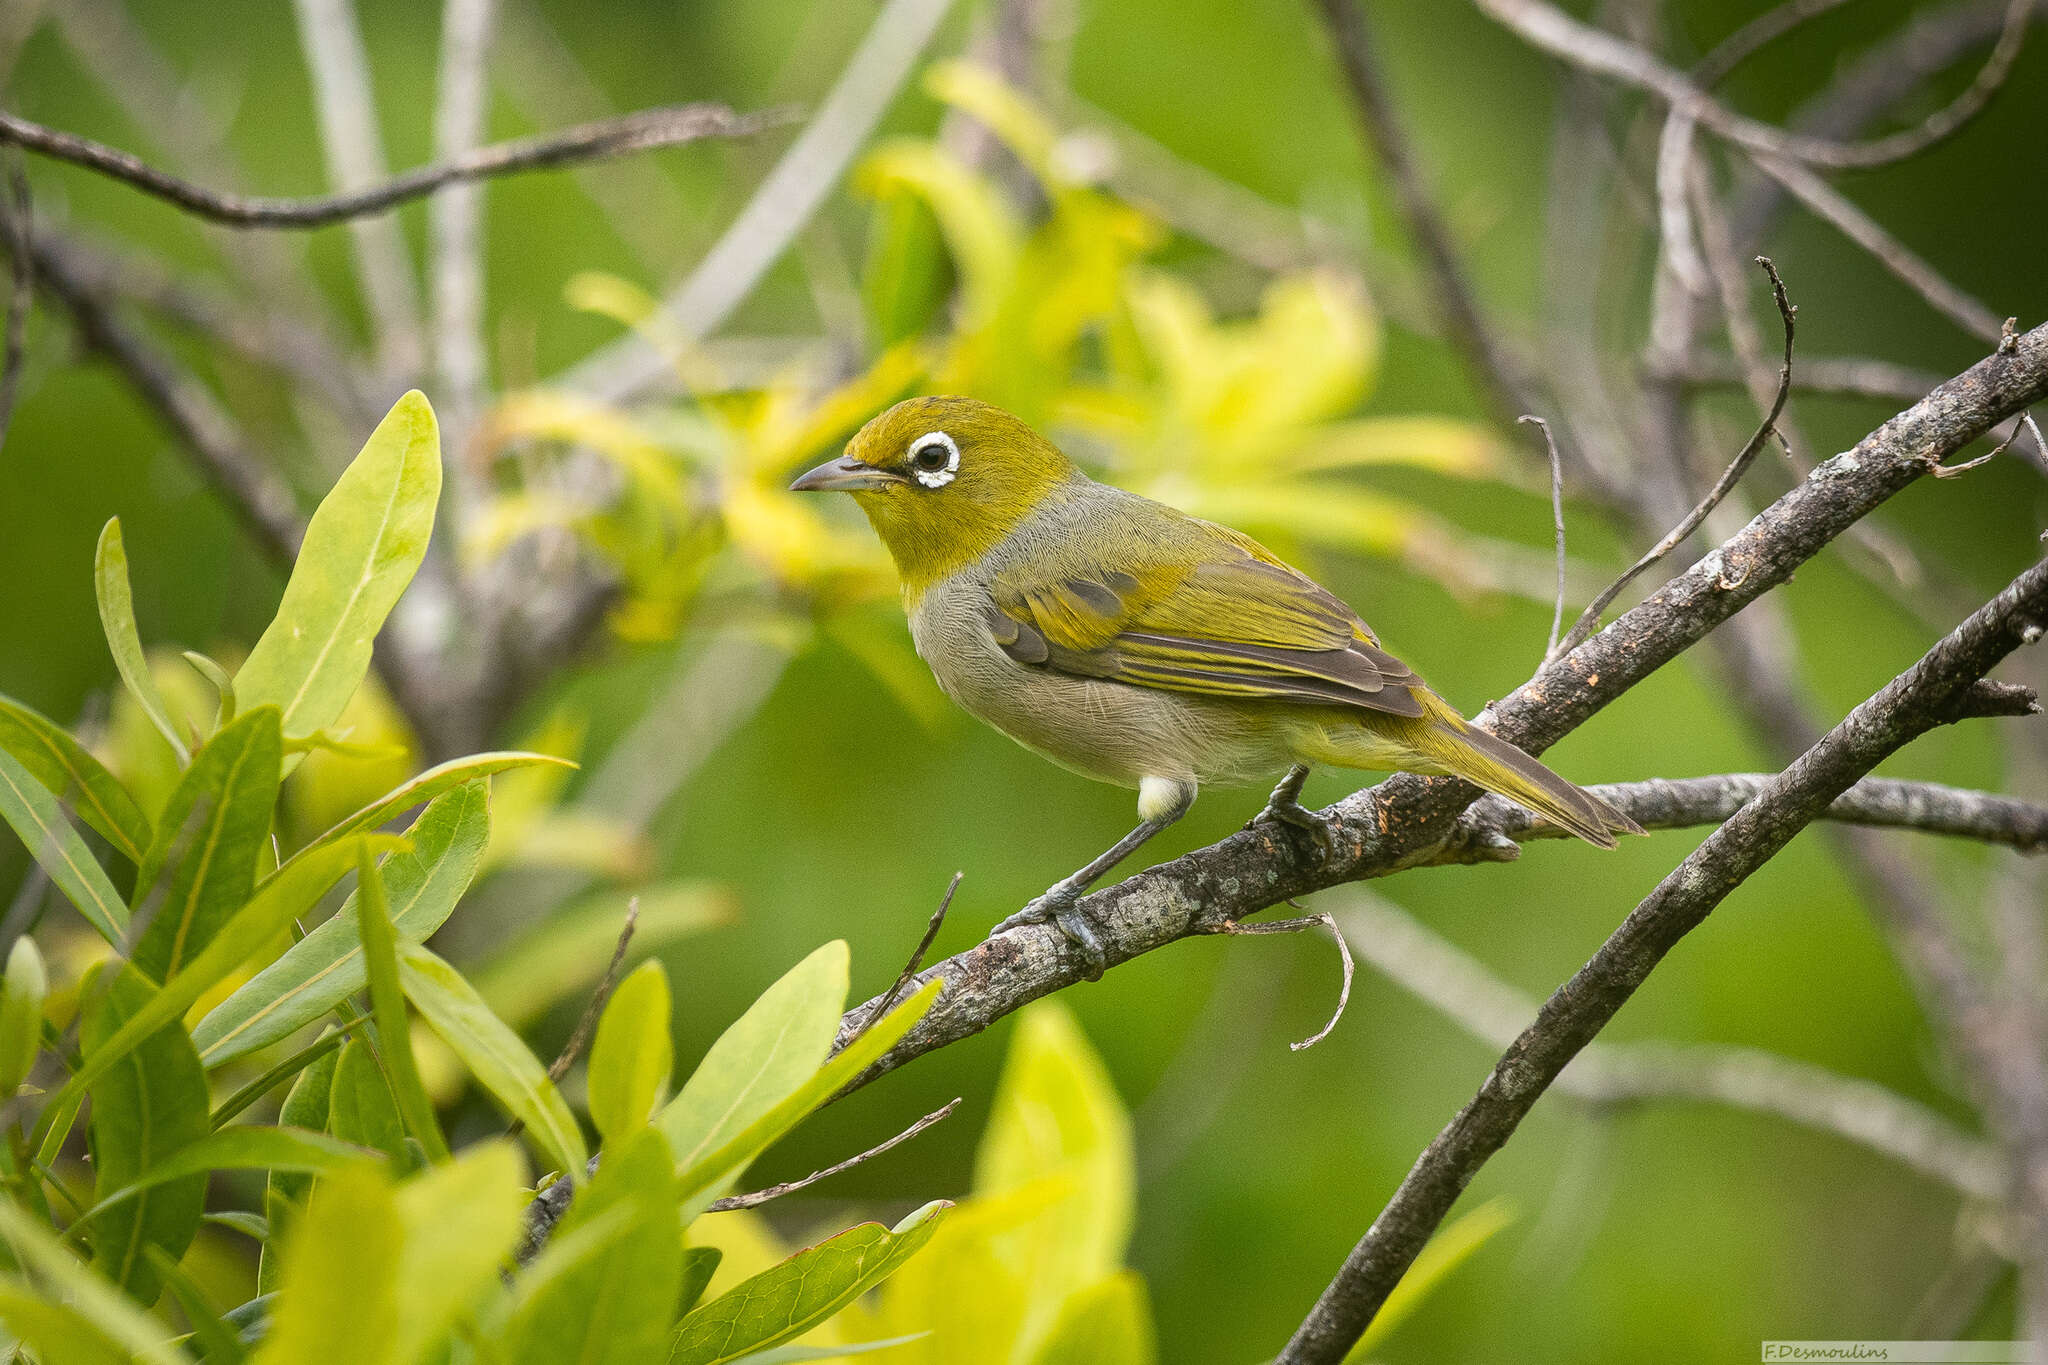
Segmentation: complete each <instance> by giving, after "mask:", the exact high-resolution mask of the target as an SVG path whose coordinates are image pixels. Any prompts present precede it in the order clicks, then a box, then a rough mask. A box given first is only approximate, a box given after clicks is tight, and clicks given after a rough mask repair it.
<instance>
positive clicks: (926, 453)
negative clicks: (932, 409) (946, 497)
mask: <svg viewBox="0 0 2048 1365" xmlns="http://www.w3.org/2000/svg"><path fill="white" fill-rule="evenodd" d="M910 472H911V474H912V476H913V477H915V478H916V479H917V481H918V482H919V483H921V484H923V485H924V486H925V487H926V488H944V487H945V486H946V485H947V484H949V483H951V482H953V476H954V475H955V474H958V473H959V472H960V447H959V446H957V445H955V444H953V438H952V437H950V436H948V435H947V434H946V433H945V432H943V431H927V432H926V433H925V434H924V435H922V436H920V437H918V438H917V439H916V440H915V441H912V442H911V443H910Z"/></svg>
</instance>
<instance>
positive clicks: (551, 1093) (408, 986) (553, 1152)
mask: <svg viewBox="0 0 2048 1365" xmlns="http://www.w3.org/2000/svg"><path fill="white" fill-rule="evenodd" d="M398 977H399V981H400V982H401V983H402V984H403V986H404V987H405V994H406V996H407V998H408V999H410V1000H411V1001H412V1003H413V1004H414V1006H415V1007H417V1008H418V1010H419V1012H420V1014H421V1015H422V1016H423V1017H424V1018H425V1019H426V1021H427V1022H428V1023H429V1024H431V1025H432V1026H433V1029H434V1032H436V1033H438V1034H440V1035H441V1041H442V1042H444V1043H446V1044H448V1046H449V1047H450V1048H452V1049H453V1050H454V1052H455V1054H456V1056H458V1057H460V1058H462V1061H463V1064H464V1065H465V1066H467V1067H468V1068H469V1070H470V1072H471V1074H472V1075H474V1076H475V1077H476V1078H477V1080H478V1081H479V1082H480V1083H481V1084H482V1085H483V1087H484V1089H486V1090H488V1091H490V1092H491V1094H492V1095H494V1096H495V1097H496V1098H497V1100H498V1102H499V1103H500V1104H502V1105H504V1106H505V1108H506V1110H507V1111H509V1112H510V1113H511V1114H512V1116H513V1117H515V1118H517V1119H519V1120H520V1121H521V1122H522V1123H524V1124H525V1125H526V1127H527V1129H528V1131H530V1132H531V1133H532V1134H533V1137H534V1140H535V1141H536V1142H538V1143H539V1144H540V1145H541V1147H542V1148H543V1149H544V1150H545V1151H546V1152H547V1154H548V1159H549V1160H550V1161H552V1162H554V1163H555V1165H556V1167H557V1168H558V1169H560V1170H562V1171H564V1172H566V1173H567V1174H568V1176H569V1178H570V1179H571V1180H581V1179H582V1178H583V1168H584V1166H585V1165H586V1164H587V1163H588V1162H589V1160H590V1149H589V1148H588V1147H586V1146H585V1145H584V1142H583V1130H582V1129H581V1128H579V1127H577V1125H576V1116H575V1115H574V1114H572V1113H570V1112H569V1106H568V1104H567V1102H566V1101H564V1100H563V1099H562V1095H561V1092H560V1091H558V1090H556V1089H555V1083H554V1082H553V1081H550V1080H549V1079H548V1073H547V1069H546V1068H545V1067H543V1066H542V1065H541V1064H540V1062H539V1060H538V1059H537V1058H535V1057H534V1055H533V1053H531V1052H529V1051H528V1050H527V1047H526V1044H524V1043H522V1042H520V1041H519V1035H518V1034H516V1033H514V1032H513V1031H512V1030H511V1029H510V1028H508V1027H507V1026H506V1025H505V1022H504V1021H503V1020H501V1019H499V1018H498V1016H497V1015H495V1014H493V1013H491V1009H490V1006H488V1005H486V1004H485V1003H484V1002H483V997H481V996H479V995H478V994H477V993H476V988H475V987H473V986H471V985H470V984H469V982H467V981H465V980H463V978H462V973H460V972H458V971H456V970H455V969H454V968H453V967H451V966H449V965H448V964H447V963H446V962H443V961H442V960H441V959H440V958H438V957H436V956H434V954H432V953H430V952H428V951H427V950H426V949H425V948H422V947H420V946H419V945H418V944H411V943H409V944H406V945H405V946H404V947H402V948H400V949H399V950H398Z"/></svg>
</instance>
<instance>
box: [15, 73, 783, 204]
mask: <svg viewBox="0 0 2048 1365" xmlns="http://www.w3.org/2000/svg"><path fill="white" fill-rule="evenodd" d="M789 118H790V116H789V114H788V113H787V112H784V111H779V110H771V111H769V112H766V113H758V114H735V113H734V112H733V111H732V110H730V109H728V108H726V107H725V106H724V105H722V104H677V105H669V106H666V107H664V108H660V109H642V110H640V111H639V112H637V113H632V114H622V115H620V116H619V117H618V118H609V119H600V120H598V121H597V122H595V123H582V124H578V125H576V126H575V127H573V128H565V129H563V130H561V131H560V132H556V133H543V134H541V135H539V136H537V137H522V138H515V139H514V140H512V141H510V142H496V143H492V144H491V145H490V146H488V147H480V148H478V149H477V150H476V151H474V152H471V153H469V154H468V155H466V156H460V157H456V158H455V159H453V160H451V161H442V162H436V163H435V164H433V165H430V166H419V167H416V168H414V169H413V170H409V171H405V172H403V173H402V174H399V175H395V176H393V177H392V178H391V179H389V180H386V181H384V182H383V183H381V184H377V185H372V186H369V187H368V188H366V189H362V190H358V191H355V192H352V193H348V194H332V195H322V196H318V197H314V198H309V199H278V198H268V197H264V196H260V195H245V194H227V193H223V192H221V191H219V190H214V189H209V188H207V187H206V186H204V185H195V184H193V183H192V182H191V181H189V180H182V179H180V178H178V177H177V176H175V175H171V174H168V173H167V172H164V171H160V170H158V169H157V168H156V167H154V166H151V165H150V164H149V163H148V162H146V161H143V160H142V159H141V158H140V157H136V156H131V155H130V154H129V153H127V152H124V151H121V150H119V149H117V148H114V147H109V146H107V145H106V144H104V143H100V142H94V141H93V140H92V139H91V138H86V137H80V136H78V134H76V133H67V132H63V131H61V130H59V129H55V128H46V127H44V126H43V125H42V124H40V123H32V122H30V121H29V120H28V119H25V118H20V117H18V116H16V115H14V114H10V113H7V112H5V111H4V110H0V143H12V144H13V145H14V146H17V147H21V148H23V149H25V150H27V151H31V152H36V153H39V154H40V155H43V156H49V157H55V158H56V159H57V160H59V161H68V162H70V163H72V164H73V165H75V166H84V167H85V168H86V169H88V170H94V171H99V172H100V173H102V174H104V175H110V176H112V177H113V178H114V179H116V180H121V181H125V182H126V183H128V184H130V185H133V186H134V187H135V188H136V189H139V190H141V191H143V192H144V193H145V194H152V195H155V196H156V197H157V198H159V199H162V200H165V201H167V202H169V203H172V204H175V205H177V206H178V207H179V208H181V209H184V210H186V211H187V212H188V213H195V214H197V215H199V216H200V217H201V218H208V219H211V220H213V221H214V222H218V223H232V224H235V225H237V226H241V227H272V228H315V227H322V226H325V225H326V224H328V223H338V222H341V221H343V220H344V219H349V218H359V217H361V216H363V215H364V214H369V213H382V212H383V211H384V210H386V209H389V208H393V207H396V206H397V205H399V204H403V203H405V202H406V201H407V200H411V199H418V198H420V197H421V196H422V195H427V194H431V193H433V192H434V191H435V190H437V189H439V188H441V187H442V186H443V185H453V184H457V183H459V182H462V181H470V180H488V179H491V178H493V177H496V176H503V175H518V174H520V173H522V172H525V171H538V170H549V169H552V168H554V167H557V166H569V165H574V164H577V163H579V162H585V161H599V160H603V159H604V158H606V157H614V156H625V155H628V154H630V153H633V152H644V151H648V150H650V149H652V148H656V147H679V146H682V145H683V144H685V143H689V142H700V141H702V140H704V139H705V138H713V137H744V136H746V135H748V134H750V133H758V132H760V131H762V130H763V129H767V128H776V127H780V126H781V125H783V124H784V123H787V122H788V121H789Z"/></svg>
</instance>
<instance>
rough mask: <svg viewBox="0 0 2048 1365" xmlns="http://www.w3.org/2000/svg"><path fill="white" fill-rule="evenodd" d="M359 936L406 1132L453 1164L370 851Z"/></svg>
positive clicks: (359, 900)
mask: <svg viewBox="0 0 2048 1365" xmlns="http://www.w3.org/2000/svg"><path fill="white" fill-rule="evenodd" d="M356 932H357V934H358V935H359V936H360V938H361V939H362V945H363V971H364V973H365V974H366V975H367V976H368V977H369V981H370V1009H371V1011H372V1012H373V1013H374V1015H375V1016H376V1021H377V1047H378V1049H379V1053H380V1055H381V1056H382V1057H383V1059H384V1072H385V1075H386V1076H387V1077H389V1079H390V1081H391V1094H392V1096H393V1098H395V1099H396V1100H397V1101H398V1112H399V1113H400V1114H401V1115H403V1116H404V1118H405V1127H406V1131H407V1132H409V1133H411V1134H412V1135H413V1137H414V1138H415V1139H417V1140H418V1142H419V1144H420V1146H422V1147H424V1148H426V1151H427V1158H428V1159H429V1160H431V1161H446V1160H447V1159H448V1140H447V1139H446V1138H445V1137H443V1136H441V1124H440V1120H438V1119H436V1118H435V1117H434V1104H433V1101H432V1100H429V1099H428V1098H427V1087H426V1086H425V1085H424V1084H422V1083H421V1081H420V1068H419V1063H418V1061H417V1060H415V1059H414V1057H413V1055H412V1028H411V1025H410V1022H409V1021H408V1020H407V1019H406V1014H405V992H404V990H403V988H402V987H401V986H400V985H399V983H398V931H397V930H396V929H394V928H392V926H391V903H390V901H389V900H388V899H387V898H386V897H385V895H384V878H383V877H382V876H381V875H379V873H378V871H377V865H376V863H375V862H373V861H371V858H370V853H369V850H368V849H360V848H359V850H358V854H357V860H356Z"/></svg>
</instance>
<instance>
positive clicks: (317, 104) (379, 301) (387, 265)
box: [292, 0, 426, 383]
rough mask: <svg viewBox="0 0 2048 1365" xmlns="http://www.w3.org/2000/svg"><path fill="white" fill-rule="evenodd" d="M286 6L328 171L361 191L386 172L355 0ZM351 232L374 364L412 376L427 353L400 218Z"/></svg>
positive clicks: (367, 221)
mask: <svg viewBox="0 0 2048 1365" xmlns="http://www.w3.org/2000/svg"><path fill="white" fill-rule="evenodd" d="M292 8H293V9H294V10H295V11H296V12H297V13H298V18H299V45H300V46H301V47H302V48H304V49H305V53H306V67H307V70H308V71H310V72H311V73H312V77H313V106H314V108H315V109H316V110H317V111H318V112H319V116H320V142H321V146H322V147H323V148H324V149H325V150H326V155H327V178H328V180H329V182H330V183H331V184H332V185H333V186H334V188H335V189H337V190H340V191H342V192H343V193H359V192H360V191H362V190H363V189H364V188H365V187H367V186H370V185H375V184H376V183H378V182H379V181H381V180H383V179H385V176H386V172H385V168H384V142H383V138H382V136H381V134H380V133H379V132H378V129H377V100H376V96H375V93H374V92H373V91H372V89H371V87H370V54H369V53H368V52H367V51H365V50H364V48H363V33H362V28H361V26H360V25H359V24H358V23H357V22H356V8H355V0H294V4H293V6H292ZM349 235H350V237H351V238H352V239H353V241H354V244H355V263H356V278H357V280H358V281H360V283H361V284H362V287H363V302H364V304H365V305H366V307H367V308H368V310H369V314H370V318H371V321H372V323H373V333H372V334H373V335H374V336H375V337H376V340H377V347H376V349H377V368H378V369H380V370H382V371H383V372H384V374H385V375H386V376H388V377H390V378H393V379H396V380H398V381H399V382H401V383H410V382H412V381H413V380H414V379H416V378H417V377H418V375H419V372H420V365H421V362H422V361H423V360H424V359H425V358H426V347H425V345H424V344H423V343H422V341H421V338H420V304H419V294H418V291H419V276H418V275H417V274H416V273H415V271H414V269H413V263H412V251H411V249H410V248H409V247H408V246H407V245H406V242H405V235H404V234H403V233H402V232H400V231H399V226H398V224H397V223H395V222H392V221H390V220H389V219H379V218H359V219H357V220H356V221H354V222H352V223H350V224H349Z"/></svg>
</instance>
